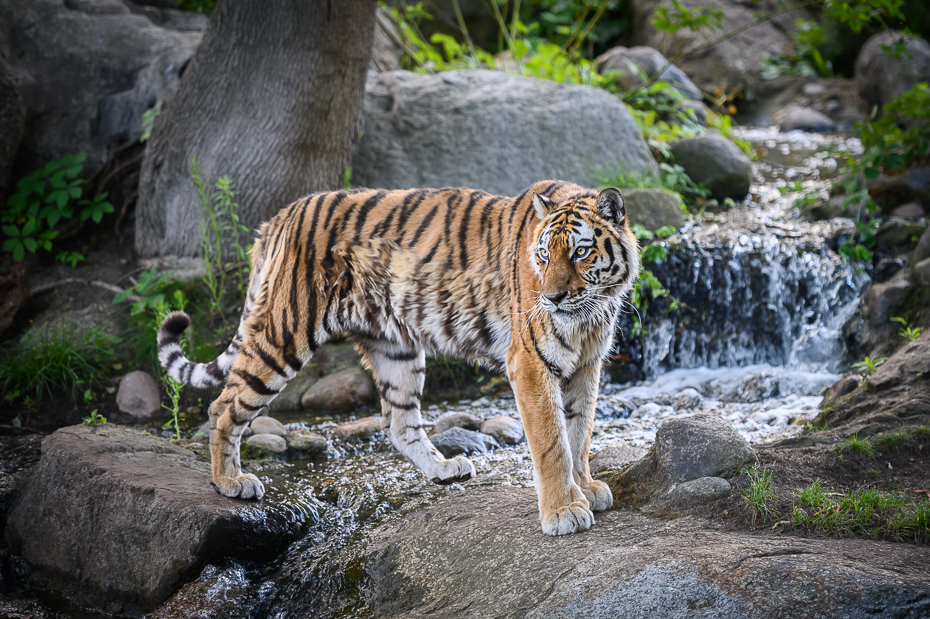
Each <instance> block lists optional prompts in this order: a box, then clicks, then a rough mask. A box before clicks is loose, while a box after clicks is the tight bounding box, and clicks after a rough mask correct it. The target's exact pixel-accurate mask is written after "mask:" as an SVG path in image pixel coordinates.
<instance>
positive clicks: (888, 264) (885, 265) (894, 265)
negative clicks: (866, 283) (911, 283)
mask: <svg viewBox="0 0 930 619" xmlns="http://www.w3.org/2000/svg"><path fill="white" fill-rule="evenodd" d="M904 266H905V264H904V261H903V260H901V259H900V258H882V259H881V260H879V261H878V264H876V265H875V270H874V271H873V272H872V279H873V281H874V282H875V283H879V284H880V283H882V282H887V281H888V280H889V279H891V278H892V277H894V276H895V275H897V274H898V273H900V272H901V269H903V268H904Z"/></svg>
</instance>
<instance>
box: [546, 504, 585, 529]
mask: <svg viewBox="0 0 930 619" xmlns="http://www.w3.org/2000/svg"><path fill="white" fill-rule="evenodd" d="M540 519H541V520H542V530H543V533H545V534H546V535H568V534H569V533H578V532H579V531H587V530H588V529H590V528H591V526H592V525H593V524H594V514H593V513H591V509H590V508H589V507H588V502H587V501H585V500H583V499H582V500H580V501H573V502H572V503H569V504H568V505H563V506H562V507H559V508H557V509H554V510H552V511H549V512H548V513H546V512H544V513H543V514H542V515H541V518H540Z"/></svg>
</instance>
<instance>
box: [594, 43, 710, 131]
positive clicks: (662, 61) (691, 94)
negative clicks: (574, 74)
mask: <svg viewBox="0 0 930 619" xmlns="http://www.w3.org/2000/svg"><path fill="white" fill-rule="evenodd" d="M594 62H595V66H596V69H597V72H598V73H600V74H601V75H604V74H605V73H610V72H616V78H615V79H616V81H617V84H618V85H619V86H620V88H621V90H632V89H633V88H635V87H637V86H639V85H640V84H642V83H643V78H642V74H643V73H644V74H645V75H646V78H647V79H649V78H653V77H654V78H656V79H657V80H662V81H664V82H668V83H669V85H671V86H672V87H673V88H675V89H676V90H677V91H678V92H680V93H681V94H683V95H684V96H685V97H687V98H688V99H692V100H700V99H701V91H700V89H699V88H698V87H697V86H695V85H694V82H692V81H691V80H690V79H689V78H688V76H687V75H685V72H684V71H682V70H681V69H679V68H678V67H677V66H676V65H674V64H672V63H671V62H669V60H668V59H667V58H666V57H665V56H663V55H662V52H660V51H659V50H657V49H654V48H652V47H646V46H643V45H638V46H636V47H623V46H619V47H614V48H612V49H609V50H607V51H606V52H604V53H603V54H601V55H600V56H598V57H597V59H595V61H594ZM705 111H706V108H705ZM705 117H706V114H705Z"/></svg>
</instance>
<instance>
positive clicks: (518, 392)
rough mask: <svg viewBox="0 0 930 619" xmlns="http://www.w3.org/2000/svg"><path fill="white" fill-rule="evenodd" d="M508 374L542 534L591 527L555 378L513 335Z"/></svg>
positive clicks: (587, 505) (589, 513)
mask: <svg viewBox="0 0 930 619" xmlns="http://www.w3.org/2000/svg"><path fill="white" fill-rule="evenodd" d="M507 373H508V376H509V377H510V384H511V386H512V387H513V391H514V395H515V396H516V400H517V408H518V409H519V410H520V417H521V418H522V419H523V428H524V430H525V432H526V438H527V441H528V442H529V444H530V454H531V455H532V457H533V477H534V480H535V482H536V494H537V498H538V499H539V520H540V522H541V523H542V529H543V533H546V534H548V535H566V534H568V533H576V532H578V531H585V530H587V529H590V528H591V526H592V525H593V524H594V514H593V513H592V512H591V506H590V504H589V502H588V499H587V497H586V496H585V492H584V491H583V489H582V487H581V486H580V485H579V484H578V483H577V481H576V480H575V477H574V475H573V464H572V451H571V446H570V443H569V437H568V430H567V428H566V424H565V417H564V414H563V410H562V406H563V402H562V393H561V387H560V384H559V382H560V381H559V379H558V378H556V377H555V376H553V375H552V374H551V373H550V372H549V370H548V369H547V368H546V367H545V365H544V364H543V362H542V360H541V359H540V358H539V357H538V355H535V354H534V353H532V352H531V351H530V350H529V349H528V348H526V347H525V346H524V344H523V343H522V342H521V341H519V339H518V338H516V341H515V342H514V343H513V344H511V348H510V352H509V354H508V356H507Z"/></svg>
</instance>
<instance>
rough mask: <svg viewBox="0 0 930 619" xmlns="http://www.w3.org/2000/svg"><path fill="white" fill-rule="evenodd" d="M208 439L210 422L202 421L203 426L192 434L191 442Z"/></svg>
mask: <svg viewBox="0 0 930 619" xmlns="http://www.w3.org/2000/svg"><path fill="white" fill-rule="evenodd" d="M209 438H210V422H209V421H204V422H203V425H202V426H200V428H198V429H197V431H196V432H194V436H192V437H191V440H192V441H206V440H208V439H209Z"/></svg>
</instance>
